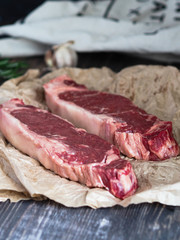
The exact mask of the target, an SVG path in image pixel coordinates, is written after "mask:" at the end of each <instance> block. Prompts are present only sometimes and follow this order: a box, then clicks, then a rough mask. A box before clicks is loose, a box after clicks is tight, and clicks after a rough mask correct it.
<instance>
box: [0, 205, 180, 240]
mask: <svg viewBox="0 0 180 240" xmlns="http://www.w3.org/2000/svg"><path fill="white" fill-rule="evenodd" d="M0 209H1V210H0V240H4V239H11V240H24V239H27V240H32V239H36V240H40V239H49V240H50V239H61V240H70V239H83V240H91V239H98V240H99V239H102V240H109V239H112V240H115V239H120V240H126V239H129V240H132V239H146V240H151V239H162V240H166V239H171V240H178V239H180V207H167V206H163V205H160V204H140V205H133V206H130V207H128V208H122V207H119V206H117V207H113V208H104V209H97V210H93V209H90V208H87V207H83V208H78V209H75V208H66V207H64V206H62V205H59V204H57V203H55V202H52V201H43V202H35V201H21V202H19V203H14V204H13V203H11V204H10V203H9V202H8V201H6V202H5V203H0Z"/></svg>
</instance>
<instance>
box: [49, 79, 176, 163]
mask: <svg viewBox="0 0 180 240" xmlns="http://www.w3.org/2000/svg"><path fill="white" fill-rule="evenodd" d="M44 89H45V95H46V102H47V105H48V107H49V109H50V110H51V111H52V112H53V113H55V114H58V115H59V116H61V117H63V118H65V119H67V120H69V121H70V122H72V123H73V124H74V125H75V126H77V127H81V128H84V129H86V130H87V131H88V132H89V133H92V134H96V135H98V136H100V137H102V138H103V139H105V140H107V141H108V142H110V143H113V144H115V145H116V146H118V147H119V149H120V151H121V152H122V153H123V154H125V155H127V156H128V157H134V158H136V159H144V160H164V159H167V158H170V157H174V156H177V155H178V153H179V147H178V145H177V143H176V141H175V139H174V138H173V135H172V123H171V122H168V121H166V122H165V121H162V120H160V119H158V118H157V117H156V116H154V115H151V114H147V113H146V112H145V111H144V110H142V109H140V108H138V107H137V106H135V105H134V104H133V103H132V102H131V101H130V100H129V99H127V98H125V97H123V96H120V95H115V94H110V93H105V92H99V91H90V90H88V89H87V88H86V87H85V86H84V85H79V84H77V83H76V82H74V81H73V80H72V79H70V78H69V77H67V76H61V77H58V78H55V79H53V80H51V81H50V82H49V83H47V84H45V85H44Z"/></svg>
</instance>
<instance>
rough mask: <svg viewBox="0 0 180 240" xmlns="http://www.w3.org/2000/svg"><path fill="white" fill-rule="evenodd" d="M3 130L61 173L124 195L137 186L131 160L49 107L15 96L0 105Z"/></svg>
mask: <svg viewBox="0 0 180 240" xmlns="http://www.w3.org/2000/svg"><path fill="white" fill-rule="evenodd" d="M0 130H1V132H2V133H3V135H4V136H5V137H6V139H7V140H8V141H9V142H10V143H11V144H12V145H14V146H15V147H16V148H17V149H19V150H20V151H22V152H23V153H26V154H28V155H29V156H31V157H33V158H35V159H38V160H39V161H40V162H41V163H42V165H44V166H45V167H46V168H47V169H50V170H52V171H54V172H55V173H57V174H59V175H60V176H61V177H64V178H68V179H70V180H73V181H78V182H80V183H83V184H86V185H87V186H88V187H101V188H106V189H107V190H109V191H110V193H112V194H113V195H114V196H116V197H118V198H120V199H124V198H125V197H128V196H130V195H132V194H133V193H134V192H135V190H136V188H137V180H136V176H135V174H134V171H133V169H132V166H131V164H130V162H128V161H126V160H123V159H121V158H120V155H119V150H118V148H116V147H115V146H113V145H112V144H110V143H108V142H107V141H105V140H103V139H102V138H100V137H98V136H96V135H93V134H89V133H87V132H86V131H85V130H84V129H78V128H75V127H74V126H73V125H72V124H71V123H69V122H68V121H66V120H64V119H62V118H61V117H59V116H57V115H54V114H52V113H50V112H48V111H45V110H42V109H39V108H36V107H34V106H30V105H24V103H23V102H22V101H21V100H19V99H12V100H10V101H8V102H6V103H4V104H2V105H0Z"/></svg>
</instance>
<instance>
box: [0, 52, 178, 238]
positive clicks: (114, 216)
mask: <svg viewBox="0 0 180 240" xmlns="http://www.w3.org/2000/svg"><path fill="white" fill-rule="evenodd" d="M27 61H28V63H29V66H30V67H31V66H32V67H34V66H36V67H38V66H39V67H40V69H41V70H42V73H43V72H44V71H45V65H44V62H43V58H29V59H28V60H27ZM135 64H160V63H159V62H154V61H150V60H144V59H141V58H136V57H132V56H131V57H130V56H128V55H124V54H120V53H112V52H111V53H81V54H79V64H78V67H81V68H89V67H95V66H96V67H102V66H107V67H110V68H111V69H112V70H114V71H116V72H118V71H120V70H121V69H122V68H124V67H127V66H132V65H135ZM176 66H177V67H180V66H178V65H176ZM6 239H8V240H41V239H42V240H46V239H47V240H51V239H53V240H54V239H61V240H71V239H73V240H74V239H75V240H76V239H77V240H92V239H95V240H96V239H97V240H110V239H111V240H116V239H118V240H134V239H136V240H138V239H140V240H166V239H167V240H180V207H169V206H163V205H161V204H158V203H154V204H139V205H131V206H129V207H128V208H122V207H120V206H116V207H113V208H104V209H103V208H102V209H97V210H93V209H90V208H88V207H83V208H77V209H75V208H66V207H64V206H62V205H60V204H57V203H55V202H53V201H43V202H35V201H21V202H18V203H10V202H9V201H6V202H4V203H0V240H6Z"/></svg>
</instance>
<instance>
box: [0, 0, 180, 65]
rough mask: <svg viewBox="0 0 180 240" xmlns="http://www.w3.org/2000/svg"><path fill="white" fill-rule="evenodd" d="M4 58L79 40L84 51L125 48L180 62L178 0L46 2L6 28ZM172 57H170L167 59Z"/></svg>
mask: <svg viewBox="0 0 180 240" xmlns="http://www.w3.org/2000/svg"><path fill="white" fill-rule="evenodd" d="M4 34H8V35H10V36H11V37H12V38H10V39H8V38H7V39H6V38H3V39H0V56H2V57H15V56H16V57H17V56H35V55H40V54H44V52H45V50H46V49H47V48H49V47H50V45H54V44H60V43H63V42H66V41H69V40H74V41H75V44H74V45H73V47H74V49H75V50H77V51H79V52H82V51H86V52H87V51H119V52H128V53H137V54H144V55H146V56H152V57H153V58H154V57H158V56H160V57H162V58H163V56H164V55H165V56H166V57H165V58H164V60H167V61H168V60H170V61H171V60H172V59H173V60H175V61H180V57H179V56H180V3H178V2H177V0H159V1H158V0H157V1H154V0H128V1H123V0H100V1H78V2H71V1H46V2H45V3H43V4H42V5H41V6H39V7H38V8H37V9H35V10H34V11H33V12H32V13H30V14H29V15H28V16H27V17H26V19H25V20H24V22H23V23H21V22H20V21H18V22H17V23H15V24H13V25H7V26H2V27H0V36H1V35H4ZM167 56H168V57H167Z"/></svg>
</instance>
